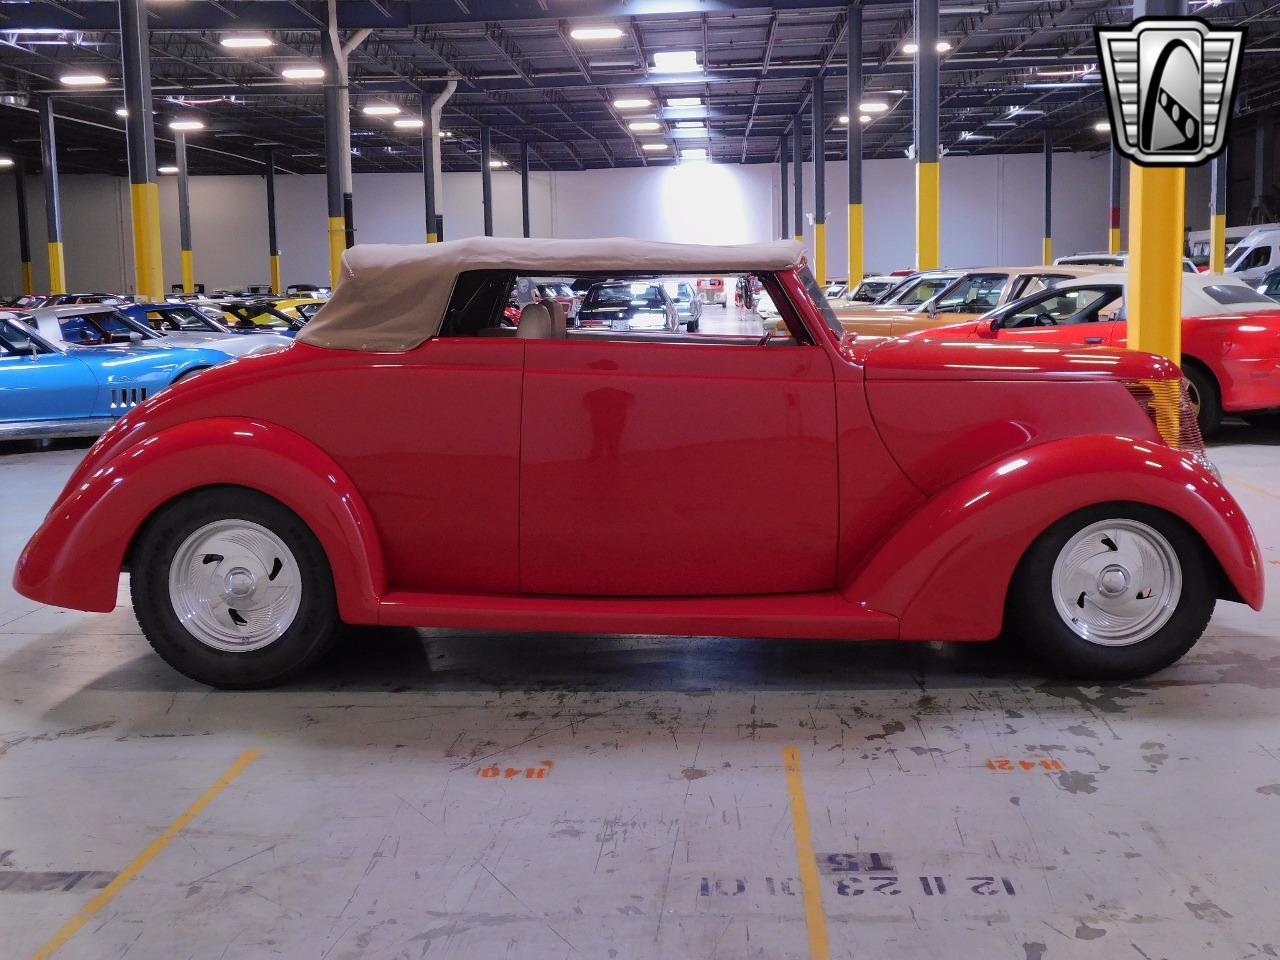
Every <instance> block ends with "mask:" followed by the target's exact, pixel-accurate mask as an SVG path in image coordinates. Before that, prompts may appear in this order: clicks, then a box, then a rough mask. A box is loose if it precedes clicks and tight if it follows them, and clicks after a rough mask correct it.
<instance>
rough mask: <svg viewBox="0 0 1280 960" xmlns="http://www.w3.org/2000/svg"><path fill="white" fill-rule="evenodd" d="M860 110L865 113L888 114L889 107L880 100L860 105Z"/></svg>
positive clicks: (868, 101)
mask: <svg viewBox="0 0 1280 960" xmlns="http://www.w3.org/2000/svg"><path fill="white" fill-rule="evenodd" d="M858 109H859V110H860V111H861V112H863V113H888V111H889V105H888V104H887V103H882V102H880V101H879V100H867V101H865V102H863V103H860V104H858Z"/></svg>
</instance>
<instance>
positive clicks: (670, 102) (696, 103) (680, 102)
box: [667, 97, 702, 108]
mask: <svg viewBox="0 0 1280 960" xmlns="http://www.w3.org/2000/svg"><path fill="white" fill-rule="evenodd" d="M667 106H668V107H673V108H674V107H700V106H702V98H701V97H667Z"/></svg>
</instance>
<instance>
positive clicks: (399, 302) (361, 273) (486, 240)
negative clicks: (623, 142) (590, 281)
mask: <svg viewBox="0 0 1280 960" xmlns="http://www.w3.org/2000/svg"><path fill="white" fill-rule="evenodd" d="M803 257H804V247H803V246H802V245H801V244H799V243H797V242H795V241H794V240H776V241H773V242H771V243H746V244H736V245H730V246H702V245H699V244H692V243H657V242H654V241H651V240H629V239H627V238H625V237H611V238H607V239H597V240H532V239H528V240H527V239H523V238H510V237H471V238H469V239H466V240H450V241H448V242H446V243H431V244H417V245H399V244H389V243H377V244H365V245H363V246H357V247H352V248H351V249H350V250H348V251H346V253H344V254H343V255H342V272H341V275H340V276H339V279H338V286H337V289H336V290H334V291H333V296H332V297H331V298H330V300H329V302H328V303H327V304H325V305H324V307H322V308H321V309H320V311H319V312H318V313H317V314H316V315H315V317H314V318H313V319H312V320H311V321H310V322H309V323H308V324H307V325H306V326H305V327H303V328H302V331H301V332H300V333H299V334H298V339H299V340H301V341H302V342H303V343H310V344H313V345H315V346H317V347H330V348H332V349H335V350H369V351H375V352H380V351H386V352H393V353H399V352H402V351H405V350H412V349H413V348H414V347H416V346H418V345H419V344H421V343H423V342H425V341H426V340H429V339H431V338H432V337H434V336H435V335H436V334H437V333H438V332H439V330H440V323H441V321H442V319H443V317H444V311H445V308H446V307H447V306H448V303H449V297H450V295H451V294H452V292H453V285H454V282H455V281H456V280H457V278H458V274H460V273H462V272H464V271H466V270H512V271H514V272H516V273H518V274H520V275H522V276H577V275H581V274H592V273H604V274H609V273H619V274H622V273H679V274H705V273H753V272H761V271H772V270H786V269H788V268H790V267H794V266H796V265H798V264H799V263H800V261H801V260H802V259H803Z"/></svg>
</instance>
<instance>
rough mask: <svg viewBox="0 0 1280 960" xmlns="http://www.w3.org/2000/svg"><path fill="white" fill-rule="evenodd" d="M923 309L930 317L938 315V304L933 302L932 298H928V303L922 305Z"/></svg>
mask: <svg viewBox="0 0 1280 960" xmlns="http://www.w3.org/2000/svg"><path fill="white" fill-rule="evenodd" d="M924 309H925V312H926V313H928V314H929V316H931V317H936V316H937V315H938V305H937V304H935V303H934V302H933V301H932V300H930V301H929V302H928V303H926V304H925V305H924Z"/></svg>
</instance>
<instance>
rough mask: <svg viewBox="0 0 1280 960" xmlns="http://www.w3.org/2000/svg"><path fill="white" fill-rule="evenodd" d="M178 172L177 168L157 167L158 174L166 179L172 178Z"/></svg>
mask: <svg viewBox="0 0 1280 960" xmlns="http://www.w3.org/2000/svg"><path fill="white" fill-rule="evenodd" d="M177 172H178V168H177V167H157V168H156V173H162V174H164V175H165V176H166V177H171V176H173V175H174V174H176V173H177Z"/></svg>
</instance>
